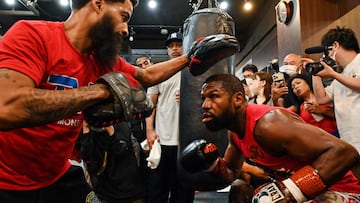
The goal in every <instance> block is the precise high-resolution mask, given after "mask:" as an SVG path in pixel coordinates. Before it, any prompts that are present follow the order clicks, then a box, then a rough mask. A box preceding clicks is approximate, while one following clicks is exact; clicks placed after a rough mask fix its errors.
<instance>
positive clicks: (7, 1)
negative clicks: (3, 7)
mask: <svg viewBox="0 0 360 203" xmlns="http://www.w3.org/2000/svg"><path fill="white" fill-rule="evenodd" d="M6 3H7V4H9V5H14V4H15V0H6Z"/></svg>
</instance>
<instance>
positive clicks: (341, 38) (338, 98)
mask: <svg viewBox="0 0 360 203" xmlns="http://www.w3.org/2000/svg"><path fill="white" fill-rule="evenodd" d="M321 45H323V46H331V47H332V50H330V51H329V56H330V57H332V58H333V59H334V60H335V62H336V63H337V65H338V66H339V68H341V69H342V70H343V71H342V73H338V72H336V71H334V70H333V69H332V68H331V67H330V66H328V65H327V64H325V63H324V62H321V64H322V65H323V67H324V69H323V70H322V71H320V72H318V73H317V74H316V76H314V77H313V86H314V93H315V96H316V99H317V101H318V102H319V104H326V103H329V102H331V101H332V102H333V103H334V108H335V118H336V124H337V128H338V131H339V134H340V138H341V139H343V140H345V141H346V142H348V143H350V144H352V145H353V146H354V147H355V148H356V149H357V150H358V152H360V136H359V135H358V133H359V131H360V126H359V124H358V120H359V119H360V114H359V113H358V112H360V54H359V44H358V40H357V38H356V36H355V33H354V31H353V30H351V29H350V28H340V27H336V28H333V29H330V30H329V31H328V32H327V33H326V34H325V35H324V36H323V37H322V40H321ZM321 78H333V79H334V80H333V82H332V83H331V84H330V85H329V86H327V87H326V89H325V88H324V86H323V84H322V81H321ZM353 171H354V173H355V174H356V175H357V176H358V177H359V178H360V163H358V165H357V167H356V168H354V169H353Z"/></svg>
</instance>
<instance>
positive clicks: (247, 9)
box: [244, 0, 253, 11]
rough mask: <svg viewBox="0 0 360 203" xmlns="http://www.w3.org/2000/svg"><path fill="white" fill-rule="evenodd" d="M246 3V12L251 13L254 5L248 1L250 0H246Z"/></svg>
mask: <svg viewBox="0 0 360 203" xmlns="http://www.w3.org/2000/svg"><path fill="white" fill-rule="evenodd" d="M244 1H245V4H244V9H245V10H246V11H249V10H251V9H252V6H253V5H252V3H251V2H250V1H248V0H244Z"/></svg>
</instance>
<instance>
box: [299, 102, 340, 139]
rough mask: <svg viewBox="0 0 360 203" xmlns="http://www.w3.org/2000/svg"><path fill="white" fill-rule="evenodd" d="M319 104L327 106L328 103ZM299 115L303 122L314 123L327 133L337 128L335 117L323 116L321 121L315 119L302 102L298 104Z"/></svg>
mask: <svg viewBox="0 0 360 203" xmlns="http://www.w3.org/2000/svg"><path fill="white" fill-rule="evenodd" d="M320 106H322V107H324V108H329V105H328V104H321V105H320ZM299 115H300V117H301V118H302V119H303V120H304V121H305V122H307V123H310V124H312V125H315V126H317V127H319V128H321V129H323V130H325V131H326V132H328V133H334V132H335V131H336V129H337V127H336V121H335V118H330V117H326V116H324V118H323V119H322V120H321V121H316V120H315V119H314V117H313V116H312V115H311V113H310V112H308V111H306V110H305V107H304V103H302V104H301V106H300V113H299Z"/></svg>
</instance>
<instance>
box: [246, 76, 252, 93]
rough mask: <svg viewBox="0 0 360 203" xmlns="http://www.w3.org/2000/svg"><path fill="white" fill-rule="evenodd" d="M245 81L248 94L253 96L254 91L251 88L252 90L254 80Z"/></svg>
mask: <svg viewBox="0 0 360 203" xmlns="http://www.w3.org/2000/svg"><path fill="white" fill-rule="evenodd" d="M245 80H246V84H247V86H248V87H249V91H250V94H251V95H254V91H253V88H252V87H253V83H254V80H253V79H252V78H245Z"/></svg>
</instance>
